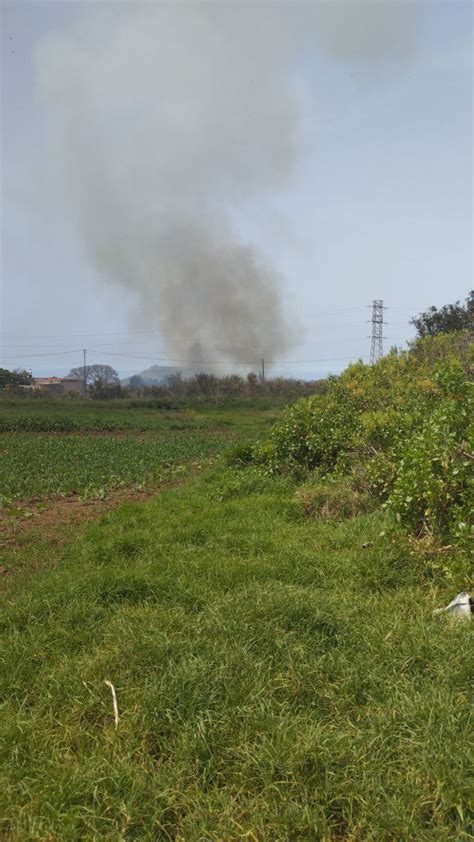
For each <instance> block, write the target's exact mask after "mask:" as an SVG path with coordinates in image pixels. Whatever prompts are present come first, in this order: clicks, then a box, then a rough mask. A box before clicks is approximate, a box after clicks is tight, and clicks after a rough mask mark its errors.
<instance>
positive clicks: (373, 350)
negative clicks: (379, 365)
mask: <svg viewBox="0 0 474 842" xmlns="http://www.w3.org/2000/svg"><path fill="white" fill-rule="evenodd" d="M383 311H384V306H383V301H382V300H381V299H380V298H376V299H374V300H373V301H372V336H371V340H372V342H371V346H370V364H371V365H373V364H374V363H376V362H377V360H379V359H380V357H383V341H382V340H383V338H384V337H383Z"/></svg>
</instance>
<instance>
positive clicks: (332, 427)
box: [253, 334, 474, 546]
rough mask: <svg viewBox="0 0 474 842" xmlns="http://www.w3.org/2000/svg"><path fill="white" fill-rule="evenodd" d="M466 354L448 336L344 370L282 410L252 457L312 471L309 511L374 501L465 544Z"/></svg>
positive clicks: (415, 528) (327, 512)
mask: <svg viewBox="0 0 474 842" xmlns="http://www.w3.org/2000/svg"><path fill="white" fill-rule="evenodd" d="M471 357H472V342H471V343H470V344H469V343H466V337H465V336H464V335H462V336H461V335H459V334H452V335H450V336H445V335H444V336H439V337H428V338H427V339H422V340H419V341H418V342H417V343H415V344H414V346H413V347H412V348H411V349H410V351H409V352H397V351H396V350H392V352H391V353H390V354H389V355H387V357H384V358H383V359H382V360H380V361H379V362H378V363H377V364H376V365H373V366H367V365H364V364H363V363H357V364H356V365H352V366H349V368H347V369H346V371H345V372H343V374H342V375H341V376H340V377H339V378H337V379H336V378H333V379H332V381H331V383H330V388H329V391H328V392H327V394H325V395H320V396H315V397H311V398H309V399H303V400H301V401H299V402H298V403H296V404H295V405H294V406H292V407H290V408H289V409H288V410H287V412H286V413H285V415H284V417H283V419H282V420H281V421H280V422H278V423H277V424H276V425H275V427H274V428H273V430H272V432H271V434H270V438H269V439H268V440H267V441H266V442H264V443H263V444H261V445H259V446H257V447H255V448H254V451H253V454H254V461H255V462H256V463H260V464H261V465H262V466H263V468H264V470H265V471H266V472H267V473H268V474H278V473H281V474H285V473H291V474H293V475H296V476H300V477H304V476H305V475H307V474H308V472H315V475H316V482H313V483H312V484H311V485H310V486H304V487H303V489H302V491H301V500H302V503H303V506H304V507H305V508H306V509H307V510H308V511H310V512H318V513H320V514H321V515H322V516H332V515H331V512H336V513H337V516H351V515H352V514H353V513H354V512H355V511H356V510H357V508H358V506H359V505H368V504H369V501H370V499H372V498H375V499H378V500H379V501H380V502H381V503H383V504H384V505H385V506H386V508H387V509H388V511H389V512H390V513H391V514H392V515H393V516H394V518H395V519H396V521H397V522H398V523H399V524H400V525H401V526H403V527H404V528H406V529H407V530H409V531H411V532H412V533H413V534H415V535H417V536H421V535H423V534H427V535H431V536H434V537H436V538H438V539H440V540H442V541H452V542H453V543H456V544H458V545H460V546H465V545H466V542H467V540H468V533H469V526H468V524H469V517H470V510H469V499H470V492H472V484H471V479H470V476H471V473H472V471H471V470H470V469H471V467H472V460H473V455H472V451H473V444H474V442H473V431H472V424H471V418H472V415H473V407H472V395H471V390H472V385H471V383H470V379H469V378H470V372H471V369H470V363H469V360H470V358H471ZM331 477H332V478H333V479H332V480H331V481H329V479H330V478H331ZM348 477H350V479H348ZM357 477H358V478H359V480H360V479H361V478H363V483H362V485H359V487H358V488H357V487H356V479H357ZM364 495H365V496H364ZM362 500H363V501H364V502H363V503H362Z"/></svg>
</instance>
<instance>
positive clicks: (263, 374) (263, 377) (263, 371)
mask: <svg viewBox="0 0 474 842" xmlns="http://www.w3.org/2000/svg"><path fill="white" fill-rule="evenodd" d="M261 376H262V383H265V360H264V359H263V357H262V375H261Z"/></svg>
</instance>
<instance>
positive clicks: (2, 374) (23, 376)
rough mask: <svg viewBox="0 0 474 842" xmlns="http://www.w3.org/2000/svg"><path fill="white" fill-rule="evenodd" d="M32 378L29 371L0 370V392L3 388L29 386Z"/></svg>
mask: <svg viewBox="0 0 474 842" xmlns="http://www.w3.org/2000/svg"><path fill="white" fill-rule="evenodd" d="M32 380H33V378H32V376H31V374H30V372H29V371H24V370H23V369H21V370H16V371H9V370H8V369H7V368H0V391H1V390H2V389H5V387H7V386H8V387H10V388H12V387H15V386H29V385H30V383H31V382H32Z"/></svg>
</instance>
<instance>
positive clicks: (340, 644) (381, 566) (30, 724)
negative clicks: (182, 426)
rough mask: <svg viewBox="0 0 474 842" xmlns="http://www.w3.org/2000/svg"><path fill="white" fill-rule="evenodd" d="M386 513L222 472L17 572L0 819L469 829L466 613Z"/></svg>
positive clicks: (436, 833) (376, 835)
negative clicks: (327, 511) (387, 534)
mask: <svg viewBox="0 0 474 842" xmlns="http://www.w3.org/2000/svg"><path fill="white" fill-rule="evenodd" d="M383 525H384V524H383V518H382V516H381V514H380V512H376V513H373V514H370V515H361V516H359V517H356V518H353V519H351V520H346V521H343V522H341V523H330V522H321V521H318V520H315V519H308V518H305V517H304V516H303V514H302V509H301V507H300V505H299V504H298V503H297V502H296V499H295V488H294V486H293V485H292V484H291V483H290V482H289V481H287V480H284V479H280V480H273V479H269V478H261V477H259V476H258V474H256V473H255V471H253V470H247V471H238V470H234V469H230V468H224V467H219V468H215V469H213V471H212V472H207V473H205V474H204V475H203V476H202V477H199V478H197V479H194V480H192V481H191V482H189V483H188V484H186V485H184V486H181V487H179V488H176V489H173V490H167V491H164V492H162V493H160V494H159V495H158V496H157V497H156V498H154V499H153V500H151V501H149V502H147V503H140V504H138V503H133V504H132V503H127V504H124V505H123V506H121V507H120V508H119V509H117V510H115V511H114V512H110V513H109V514H107V515H105V516H103V517H102V519H101V520H100V521H99V522H97V523H95V524H93V525H90V526H88V527H87V529H86V530H85V531H84V532H83V533H81V534H78V535H77V536H76V537H75V538H74V539H72V540H71V542H70V543H69V544H67V545H66V546H65V547H64V548H63V550H62V557H61V562H60V564H59V566H58V567H57V568H56V569H50V570H45V571H42V572H40V573H37V574H34V575H33V574H32V575H26V574H21V575H19V576H17V577H16V578H15V577H13V579H12V581H11V582H10V584H8V586H7V587H6V589H5V593H4V595H3V607H4V610H3V617H2V625H1V635H2V641H1V651H2V657H1V667H2V673H3V675H2V680H1V687H2V725H1V729H2V734H1V743H0V745H1V752H2V787H1V788H0V815H1V816H2V820H1V821H2V824H1V825H0V828H1V830H0V835H1V834H2V833H3V838H6V839H12V840H24V839H32V840H34V839H41V840H50V839H61V840H62V839H64V840H75V839H109V840H129V839H130V840H131V839H150V840H151V839H153V840H161V839H163V840H166V839H169V840H186V842H187V840H227V839H235V840H237V839H253V840H300V839H301V840H303V839H305V840H306V839H312V840H357V842H359V840H374V842H375V840H377V842H379V840H405V839H407V840H408V839H410V840H411V839H416V840H427V842H428V841H429V842H432V840H462V839H468V838H472V836H471V834H472V828H473V817H472V814H470V813H469V801H470V796H471V794H472V777H471V778H470V772H471V771H472V763H471V757H470V755H471V753H472V752H471V736H472V730H471V728H470V725H469V670H470V663H471V652H472V627H471V625H470V624H468V623H462V622H458V623H456V622H449V621H448V620H447V619H446V618H434V617H433V616H432V613H431V612H432V609H433V608H434V607H435V606H436V605H439V604H444V603H445V602H446V600H447V599H448V598H449V597H450V596H451V595H452V593H451V590H450V589H449V588H444V590H443V589H442V588H438V589H437V588H435V586H434V584H432V585H431V586H429V587H428V586H427V581H426V576H425V570H424V569H423V567H422V566H421V564H420V563H418V564H417V563H416V562H415V561H414V560H413V559H412V558H410V557H409V556H407V554H406V552H405V549H404V547H403V545H401V544H400V545H397V544H396V543H388V542H387V541H386V539H384V538H383V537H380V532H381V529H382V528H383ZM367 541H371V542H373V543H372V545H371V546H369V547H368V548H367V549H362V544H363V543H365V542H367ZM105 680H110V681H112V682H113V683H114V685H115V687H116V689H117V695H118V702H119V708H120V722H119V727H118V729H117V731H116V730H115V728H114V721H113V710H112V698H111V693H110V690H109V688H108V687H106V686H105V684H104V681H105Z"/></svg>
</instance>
